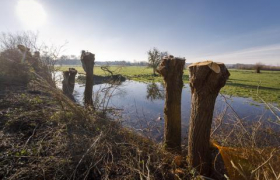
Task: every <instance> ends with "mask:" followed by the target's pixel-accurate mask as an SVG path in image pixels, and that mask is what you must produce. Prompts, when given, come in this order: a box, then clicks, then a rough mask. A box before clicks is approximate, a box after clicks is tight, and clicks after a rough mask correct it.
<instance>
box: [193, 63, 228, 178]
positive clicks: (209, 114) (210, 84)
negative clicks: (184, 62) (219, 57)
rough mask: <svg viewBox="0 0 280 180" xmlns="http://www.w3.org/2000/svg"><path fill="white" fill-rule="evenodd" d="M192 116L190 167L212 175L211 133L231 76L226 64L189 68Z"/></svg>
mask: <svg viewBox="0 0 280 180" xmlns="http://www.w3.org/2000/svg"><path fill="white" fill-rule="evenodd" d="M189 72H190V74H189V76H190V87H191V100H192V103H191V116H190V125H189V137H188V139H189V140H188V158H189V159H188V160H189V164H190V165H191V166H192V167H193V168H196V170H197V171H198V172H200V174H202V175H205V176H209V174H210V168H211V157H210V130H211V124H212V118H213V111H214V107H215V101H216V98H217V96H218V94H219V91H220V89H221V88H222V87H224V86H225V84H226V81H227V79H228V77H229V76H230V74H229V72H228V70H227V68H226V66H225V65H224V64H223V63H215V62H212V61H205V62H199V63H194V64H191V65H190V66H189Z"/></svg>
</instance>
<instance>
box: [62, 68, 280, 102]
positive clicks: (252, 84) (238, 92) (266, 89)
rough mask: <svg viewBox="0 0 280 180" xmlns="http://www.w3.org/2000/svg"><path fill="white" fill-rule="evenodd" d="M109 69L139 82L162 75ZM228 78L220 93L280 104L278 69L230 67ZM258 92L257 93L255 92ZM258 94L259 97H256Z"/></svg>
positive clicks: (97, 71) (98, 72)
mask: <svg viewBox="0 0 280 180" xmlns="http://www.w3.org/2000/svg"><path fill="white" fill-rule="evenodd" d="M68 67H70V66H57V70H60V71H63V70H66V69H68ZM71 67H74V68H76V69H77V70H78V72H79V73H85V72H84V70H83V68H82V67H81V66H71ZM110 70H111V71H113V72H114V74H122V75H123V76H125V77H127V78H128V79H131V80H135V81H141V82H161V81H163V79H162V77H160V76H159V75H157V76H153V74H152V73H153V70H152V68H148V67H143V66H124V67H120V66H111V67H110ZM229 72H230V78H229V80H228V81H227V84H226V86H225V87H224V88H223V89H222V91H221V93H223V94H226V95H230V96H238V97H248V98H252V99H254V100H256V101H261V100H260V98H259V97H261V98H262V99H264V100H265V101H266V102H272V103H276V104H278V106H279V105H280V71H261V73H260V74H257V73H255V72H254V71H253V70H236V69H230V70H229ZM94 73H95V74H96V75H106V73H105V72H104V71H103V70H102V69H101V68H100V67H99V66H96V67H94ZM188 74H189V73H188V70H187V69H185V70H184V76H183V80H184V82H185V83H188V80H189V76H188ZM257 92H258V93H257ZM258 95H259V97H258Z"/></svg>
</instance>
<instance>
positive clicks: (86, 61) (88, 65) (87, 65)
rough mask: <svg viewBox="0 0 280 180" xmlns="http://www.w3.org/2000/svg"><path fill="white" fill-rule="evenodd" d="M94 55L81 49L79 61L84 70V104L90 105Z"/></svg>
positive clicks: (91, 101)
mask: <svg viewBox="0 0 280 180" xmlns="http://www.w3.org/2000/svg"><path fill="white" fill-rule="evenodd" d="M94 60H95V55H94V54H92V53H90V52H85V51H82V55H81V61H82V65H83V68H84V71H85V72H86V87H85V92H84V103H85V106H88V105H89V106H92V105H93V100H92V89H93V67H94Z"/></svg>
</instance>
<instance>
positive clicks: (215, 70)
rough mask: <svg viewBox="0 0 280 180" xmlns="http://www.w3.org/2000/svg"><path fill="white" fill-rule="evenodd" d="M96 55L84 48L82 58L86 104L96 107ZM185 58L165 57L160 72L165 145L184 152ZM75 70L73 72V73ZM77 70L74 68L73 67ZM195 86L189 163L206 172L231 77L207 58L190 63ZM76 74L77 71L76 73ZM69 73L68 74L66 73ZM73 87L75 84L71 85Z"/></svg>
mask: <svg viewBox="0 0 280 180" xmlns="http://www.w3.org/2000/svg"><path fill="white" fill-rule="evenodd" d="M94 57H95V56H94V54H92V53H90V52H85V51H82V55H81V61H82V64H83V68H84V70H85V72H86V87H85V92H84V101H85V106H92V105H93V102H92V86H93V67H94V60H95V58H94ZM184 66H185V59H183V58H177V57H173V56H171V55H169V56H164V57H163V58H162V59H161V60H160V64H159V65H158V67H157V69H156V71H157V72H158V73H159V74H161V75H162V76H163V78H164V82H165V88H166V95H165V98H166V99H165V107H164V119H165V128H164V147H165V149H166V150H167V151H171V152H180V151H181V96H182V88H183V79H182V77H183V70H184ZM70 71H71V69H69V73H70V76H71V72H70ZM72 71H73V70H72ZM189 71H190V87H191V99H192V104H191V116H190V126H189V136H188V139H189V140H188V162H189V165H190V166H192V167H193V168H196V169H197V171H199V172H200V174H202V175H206V176H208V175H209V174H210V169H211V156H210V130H211V124H212V118H213V111H214V106H215V101H216V98H217V96H218V93H219V91H220V89H221V88H222V87H223V86H224V85H225V83H226V81H227V79H228V77H229V76H230V74H229V72H228V70H227V68H226V66H225V65H224V64H223V63H215V62H212V61H205V62H199V63H194V64H192V65H190V66H189ZM72 73H74V74H75V73H76V71H74V72H72ZM66 74H67V73H66ZM70 89H71V90H72V87H70Z"/></svg>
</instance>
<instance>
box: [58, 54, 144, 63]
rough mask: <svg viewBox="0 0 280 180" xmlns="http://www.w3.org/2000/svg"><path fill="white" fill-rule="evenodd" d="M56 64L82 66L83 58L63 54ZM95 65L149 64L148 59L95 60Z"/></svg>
mask: <svg viewBox="0 0 280 180" xmlns="http://www.w3.org/2000/svg"><path fill="white" fill-rule="evenodd" d="M56 65H77V66H81V65H82V64H81V60H80V59H79V58H78V57H77V56H75V55H71V56H61V57H60V58H58V59H57V60H56ZM95 65H97V66H104V65H110V66H148V62H146V61H133V62H129V61H124V60H121V61H95Z"/></svg>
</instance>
